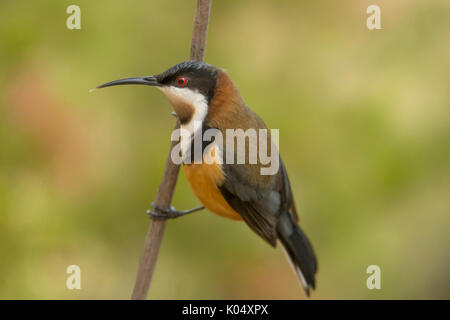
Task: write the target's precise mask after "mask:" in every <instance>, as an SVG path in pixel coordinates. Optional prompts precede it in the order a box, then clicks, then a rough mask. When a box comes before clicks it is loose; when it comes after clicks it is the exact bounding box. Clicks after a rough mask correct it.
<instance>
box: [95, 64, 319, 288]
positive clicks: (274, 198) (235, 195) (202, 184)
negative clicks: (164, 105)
mask: <svg viewBox="0 0 450 320" xmlns="http://www.w3.org/2000/svg"><path fill="white" fill-rule="evenodd" d="M130 84H137V85H147V86H152V87H156V88H158V89H159V90H161V91H162V92H163V93H164V94H165V95H166V96H167V98H168V99H169V101H170V103H171V104H172V106H173V109H174V112H175V113H174V114H175V115H176V116H177V118H178V121H179V124H180V129H182V130H185V132H187V133H188V134H187V137H186V138H185V142H186V141H187V143H185V145H184V147H183V146H182V147H181V150H180V152H181V154H182V157H183V158H182V159H183V160H182V162H183V167H184V172H185V175H186V178H187V180H188V182H189V184H190V186H191V188H192V190H193V192H194V194H195V195H196V196H197V198H198V199H199V200H200V202H201V203H202V204H203V206H204V207H206V209H208V210H209V211H211V212H213V213H215V214H217V215H219V216H222V217H225V218H229V219H232V220H240V221H244V222H245V223H246V224H247V225H248V227H250V229H251V230H253V231H254V232H255V233H256V234H257V235H258V236H259V237H261V238H262V239H263V240H265V241H266V242H267V243H268V244H269V245H271V246H272V247H276V245H277V242H278V241H279V242H280V243H281V245H282V247H283V248H284V250H285V253H286V256H287V258H288V260H289V261H290V263H291V266H292V267H293V269H294V272H295V274H296V275H297V277H298V279H299V280H300V283H301V285H302V287H303V288H304V290H305V292H306V294H307V295H308V296H309V295H310V290H311V289H315V287H316V273H317V265H318V263H317V258H316V254H315V252H314V249H313V247H312V244H311V242H310V241H309V239H308V237H307V236H306V234H305V233H304V232H303V230H302V229H301V228H300V226H299V224H298V214H297V210H296V207H295V203H294V198H293V194H292V189H291V185H290V182H289V178H288V175H287V171H286V167H285V165H284V163H283V161H282V159H281V156H280V155H279V152H278V150H277V149H276V148H274V147H273V146H272V144H269V147H268V148H269V149H270V150H271V151H273V152H274V153H276V157H277V159H278V160H279V166H278V170H277V171H276V172H275V173H273V174H262V173H261V172H262V170H261V169H262V168H264V167H267V165H266V164H263V163H262V162H261V161H260V160H259V159H257V161H256V163H255V162H254V163H250V162H249V161H248V158H249V157H248V156H245V160H246V161H244V163H242V161H241V163H239V162H237V161H228V160H227V161H224V157H225V155H227V154H229V153H230V151H232V150H226V148H227V146H228V145H224V144H223V143H222V144H219V143H217V141H216V139H211V141H210V143H208V142H206V143H205V142H202V143H201V151H202V153H200V159H197V158H198V155H197V156H195V155H194V156H193V155H192V153H189V152H188V151H192V149H193V147H194V141H195V139H196V137H197V136H199V135H201V134H203V133H205V131H206V130H208V129H215V130H216V132H219V133H221V134H222V136H226V135H227V134H228V132H229V131H228V130H230V129H235V130H237V129H242V130H248V129H254V130H261V129H262V130H264V129H267V126H266V124H265V123H264V121H263V120H262V119H261V118H260V117H259V116H258V115H257V114H256V113H255V112H254V111H253V110H252V109H250V108H249V107H248V106H247V105H246V103H245V102H244V99H243V98H242V96H241V94H240V92H239V90H238V88H237V87H236V85H235V84H234V82H233V80H232V79H231V77H230V76H229V75H228V73H227V72H226V71H225V70H223V69H221V68H218V67H215V66H213V65H211V64H208V63H206V62H201V61H185V62H181V63H178V64H176V65H174V66H173V67H171V68H169V69H167V70H166V71H164V72H162V73H159V74H156V75H153V76H144V77H134V78H125V79H120V80H115V81H111V82H108V83H105V84H102V85H100V86H98V87H97V88H95V89H100V88H105V87H111V86H117V85H130ZM258 139H259V140H258V142H261V141H263V140H264V139H267V140H270V139H271V136H270V134H269V135H267V137H266V138H264V137H263V138H261V137H260V136H259V137H258ZM266 142H267V141H266ZM186 146H187V147H186ZM245 147H246V150H248V147H247V145H246V146H245ZM206 148H209V150H210V152H209V153H203V152H204V151H205V150H206ZM230 149H231V148H230ZM233 151H235V150H233ZM183 153H184V154H183ZM194 153H195V152H194ZM204 157H210V158H211V157H212V158H213V160H215V161H211V159H208V160H209V161H206V160H207V159H205V158H204ZM198 160H200V161H198ZM201 160H205V161H201ZM232 160H236V159H235V158H232ZM236 162H237V163H236ZM155 209H159V208H155ZM157 211H158V210H157ZM194 211H196V210H195V209H194V210H187V211H184V212H178V211H176V210H174V208H171V209H169V210H166V212H165V213H167V214H168V215H167V217H170V218H175V217H179V216H182V215H184V214H186V213H190V212H194ZM149 212H150V213H151V214H153V215H155V216H159V217H162V215H161V211H160V210H159V213H158V212H155V211H149Z"/></svg>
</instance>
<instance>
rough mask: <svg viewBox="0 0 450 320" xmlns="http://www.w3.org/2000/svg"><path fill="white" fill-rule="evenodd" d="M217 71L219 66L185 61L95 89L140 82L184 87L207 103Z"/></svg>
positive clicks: (213, 88)
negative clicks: (162, 70) (159, 70)
mask: <svg viewBox="0 0 450 320" xmlns="http://www.w3.org/2000/svg"><path fill="white" fill-rule="evenodd" d="M219 72H220V69H219V68H217V67H214V66H212V65H210V64H207V63H205V62H200V61H185V62H181V63H178V64H176V65H175V66H173V67H171V68H170V69H168V70H166V71H164V72H163V73H160V74H157V75H154V76H148V77H136V78H126V79H120V80H116V81H111V82H108V83H105V84H102V85H101V86H98V87H97V88H96V89H100V88H105V87H110V86H117V85H125V84H142V85H148V86H155V87H160V88H161V89H165V88H186V89H189V90H191V91H194V92H198V93H200V94H202V95H203V96H204V97H205V98H206V100H207V101H208V103H209V102H210V101H211V99H212V96H213V95H214V90H215V87H216V81H217V76H218V74H219Z"/></svg>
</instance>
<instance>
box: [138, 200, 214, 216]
mask: <svg viewBox="0 0 450 320" xmlns="http://www.w3.org/2000/svg"><path fill="white" fill-rule="evenodd" d="M152 207H153V210H147V214H148V215H149V216H150V218H152V219H161V220H165V219H175V218H179V217H182V216H184V215H187V214H188V213H192V212H196V211H200V210H203V209H204V208H205V207H204V206H201V207H198V208H194V209H190V210H185V211H177V210H175V208H174V207H170V208H168V209H163V208H160V207H158V206H157V205H156V204H155V203H154V202H152Z"/></svg>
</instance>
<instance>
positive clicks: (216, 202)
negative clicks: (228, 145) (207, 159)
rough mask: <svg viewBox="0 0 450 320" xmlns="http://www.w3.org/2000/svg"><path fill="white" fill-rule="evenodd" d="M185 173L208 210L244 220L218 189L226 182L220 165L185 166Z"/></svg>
mask: <svg viewBox="0 0 450 320" xmlns="http://www.w3.org/2000/svg"><path fill="white" fill-rule="evenodd" d="M184 172H185V173H186V178H187V179H188V181H189V184H190V185H191V188H192V190H193V191H194V193H195V195H196V196H197V198H198V199H199V200H200V201H201V202H202V203H203V205H204V206H205V207H206V208H207V209H208V210H210V211H212V212H214V213H215V214H217V215H219V216H222V217H226V218H229V219H233V220H242V218H241V216H240V215H239V213H237V212H236V211H234V210H233V208H231V207H230V205H229V204H228V203H227V201H226V200H225V198H224V197H223V196H222V193H221V192H220V190H219V188H218V187H217V185H221V184H222V182H223V180H224V175H223V171H222V167H221V165H220V164H206V163H202V164H185V165H184Z"/></svg>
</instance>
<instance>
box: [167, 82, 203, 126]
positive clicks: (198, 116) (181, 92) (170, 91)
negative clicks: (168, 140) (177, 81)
mask: <svg viewBox="0 0 450 320" xmlns="http://www.w3.org/2000/svg"><path fill="white" fill-rule="evenodd" d="M158 88H159V89H160V90H161V91H162V92H164V94H165V95H166V96H167V97H168V98H169V99H171V100H181V101H183V102H185V103H187V104H189V105H191V106H193V107H194V114H193V116H192V117H191V119H190V120H189V122H188V123H185V124H182V125H181V128H183V129H186V130H188V131H189V132H190V133H191V135H192V134H193V133H194V130H195V129H198V128H197V127H198V126H195V127H196V128H194V123H195V122H197V124H198V123H199V122H203V120H205V117H206V114H207V113H208V102H207V101H206V99H205V96H204V95H203V94H201V93H200V92H198V91H197V90H195V91H193V90H191V89H189V88H176V87H158ZM200 128H201V126H200Z"/></svg>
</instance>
